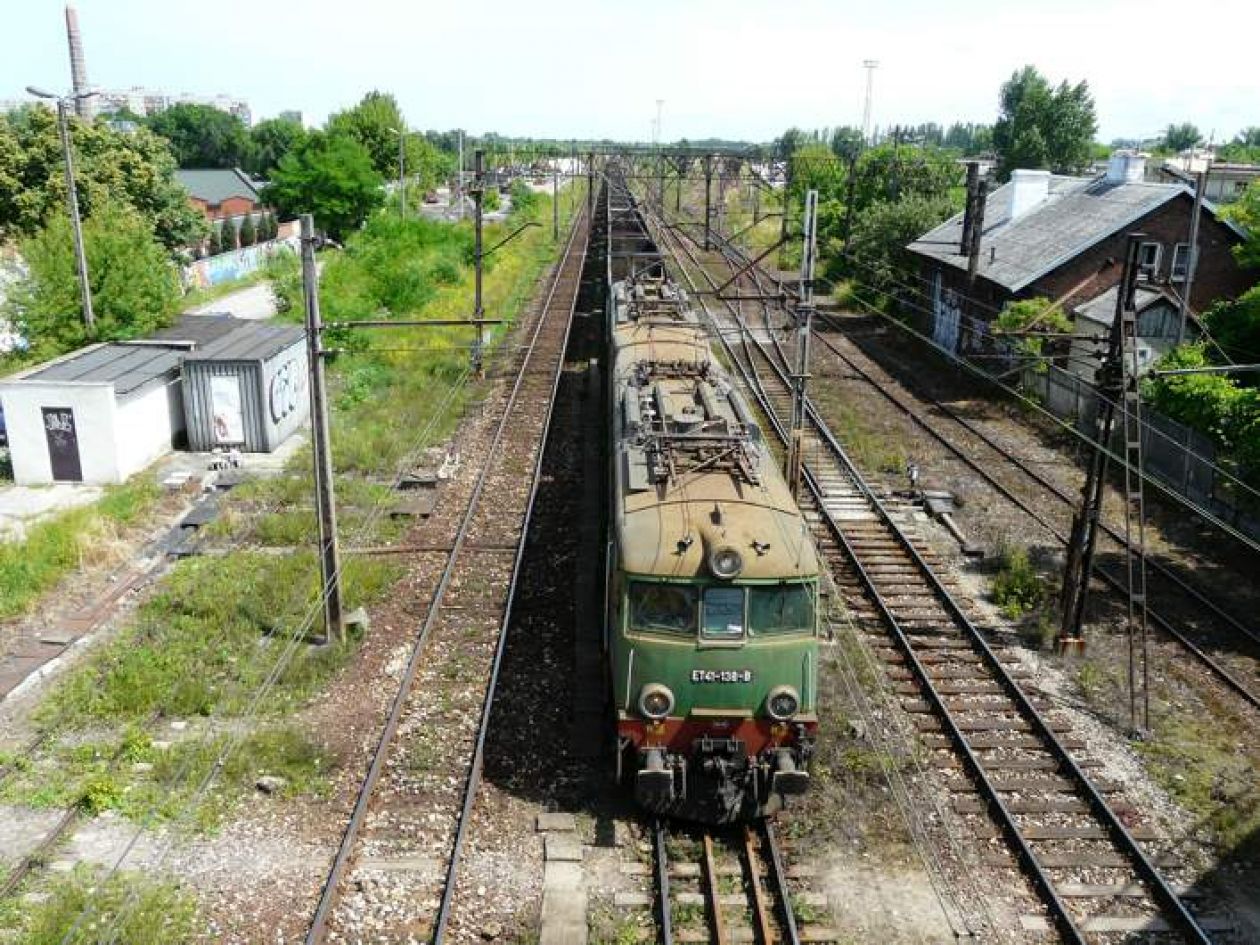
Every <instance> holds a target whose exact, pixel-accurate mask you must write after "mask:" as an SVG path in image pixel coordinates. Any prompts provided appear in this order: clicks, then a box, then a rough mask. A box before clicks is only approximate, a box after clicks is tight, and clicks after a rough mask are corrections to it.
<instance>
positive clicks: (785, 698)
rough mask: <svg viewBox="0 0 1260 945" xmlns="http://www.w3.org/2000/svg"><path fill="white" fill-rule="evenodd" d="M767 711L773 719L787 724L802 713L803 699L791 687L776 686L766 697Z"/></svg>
mask: <svg viewBox="0 0 1260 945" xmlns="http://www.w3.org/2000/svg"><path fill="white" fill-rule="evenodd" d="M766 711H768V712H769V713H770V716H771V718H775V719H778V720H779V721H780V722H786V721H787V720H788V719H790V718H792V716H794V715H796V713H797V712H799V711H801V697H800V696H799V695H797V693H796V690H795V689H793V688H792V687H791V686H776V687H775V688H774V689H771V690H770V695H768V696H767V697H766Z"/></svg>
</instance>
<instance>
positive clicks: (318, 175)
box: [263, 134, 385, 240]
mask: <svg viewBox="0 0 1260 945" xmlns="http://www.w3.org/2000/svg"><path fill="white" fill-rule="evenodd" d="M382 183H383V181H382V179H381V175H380V174H379V173H377V171H376V169H375V168H374V167H373V166H372V157H371V155H370V154H368V152H367V149H365V148H364V147H363V145H361V144H359V143H358V142H357V141H356V140H354V139H352V138H348V137H346V136H344V135H336V134H312V135H311V136H310V137H309V138H308V139H307V140H306V141H304V142H303V143H302V144H301V145H300V146H299V147H297V148H296V149H294V150H293V151H291V152H289V153H288V154H287V155H285V156H284V158H283V159H281V161H280V164H279V166H278V167H277V168H276V170H275V172H274V173H273V174H272V175H271V184H270V185H269V186H268V187H267V188H266V189H265V190H264V191H263V200H264V201H265V202H266V203H267V205H268V206H271V207H274V208H275V209H276V210H277V211H278V212H280V213H283V214H285V215H286V216H287V217H289V218H292V217H295V216H298V215H299V214H302V213H311V214H313V215H314V216H315V221H316V223H317V225H318V226H319V227H320V229H322V230H323V231H324V232H326V233H327V234H328V235H329V236H331V237H333V238H334V239H338V240H341V239H344V238H345V237H346V236H347V235H348V234H349V233H351V232H352V231H354V230H356V229H358V228H359V227H360V226H361V225H362V224H363V222H364V221H365V220H366V219H367V218H368V215H369V214H370V213H371V212H372V211H373V210H375V209H376V208H377V207H379V206H380V205H381V202H382V201H383V200H384V196H385V195H384V191H383V189H382V186H381V185H382Z"/></svg>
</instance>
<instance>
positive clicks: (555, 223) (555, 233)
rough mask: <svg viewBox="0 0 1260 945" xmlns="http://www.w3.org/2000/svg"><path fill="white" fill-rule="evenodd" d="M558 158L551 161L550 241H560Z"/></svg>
mask: <svg viewBox="0 0 1260 945" xmlns="http://www.w3.org/2000/svg"><path fill="white" fill-rule="evenodd" d="M559 165H560V159H559V158H553V159H552V161H551V241H552V242H553V243H558V242H559V241H560V166H559Z"/></svg>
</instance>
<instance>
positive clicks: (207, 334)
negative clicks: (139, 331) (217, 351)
mask: <svg viewBox="0 0 1260 945" xmlns="http://www.w3.org/2000/svg"><path fill="white" fill-rule="evenodd" d="M243 324H247V323H246V322H245V321H244V320H243V319H239V318H234V317H233V316H231V315H181V316H179V318H177V319H175V324H173V325H171V326H170V327H169V328H163V329H162V330H161V331H155V332H154V333H153V334H151V335H150V336H149V337H150V338H151V339H153V340H154V341H191V342H193V344H195V345H196V346H197V347H198V348H200V347H202V346H204V345H208V344H210V342H212V341H217V340H218V339H220V338H222V337H223V336H224V335H226V334H228V333H229V332H231V331H234V330H235V329H236V328H237V327H239V326H240V325H243Z"/></svg>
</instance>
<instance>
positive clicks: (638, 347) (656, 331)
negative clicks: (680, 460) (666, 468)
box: [615, 322, 818, 580]
mask: <svg viewBox="0 0 1260 945" xmlns="http://www.w3.org/2000/svg"><path fill="white" fill-rule="evenodd" d="M616 343H617V357H616V365H615V375H616V378H617V383H616V398H617V406H616V409H617V411H618V416H619V417H620V416H621V405H620V399H621V397H622V391H623V390H624V389H625V385H626V382H627V379H628V378H629V377H631V376H632V375H633V374H634V373H635V368H636V365H637V364H638V363H640V362H643V361H649V362H653V363H657V364H660V363H669V362H674V363H683V364H691V365H704V364H706V363H707V364H709V366H710V367H709V376H708V379H707V380H699V379H697V378H695V377H668V376H667V377H656V378H654V379H653V383H654V384H655V385H656V386H657V387H658V388H659V390H660V394H661V397H662V398H663V401H664V403H665V405H666V412H667V413H668V414H670V415H674V416H676V415H678V414H679V413H680V412H681V411H682V410H684V409H685V408H687V407H693V408H695V407H698V406H699V404H700V403H701V401H702V398H701V395H700V391H699V388H700V387H701V386H705V385H707V386H708V399H709V403H710V404H711V405H716V406H717V409H718V419H726V420H728V422H730V423H732V424H735V423H737V422H738V420H739V417H738V416H737V413H736V411H735V408H734V402H733V401H732V399H731V396H735V397H738V396H739V395H738V394H727V393H723V390H725V391H730V389H731V387H732V385H730V384H729V381H726V375H725V372H724V371H723V370H722V368H721V367H720V366H719V365H718V364H717V363H716V362H714V361H713V359H712V356H711V354H710V351H709V342H708V338H707V336H706V335H705V333H704V331H703V329H701V328H699V326H695V325H687V324H674V325H652V324H644V323H641V322H640V323H633V324H623V325H621V326H619V327H618V328H617V329H616ZM721 382H725V383H724V384H723V383H721ZM618 434H619V437H621V436H624V431H623V430H622V429H621V424H620V421H619V423H618ZM627 447H628V444H626V443H622V442H619V443H618V446H617V462H618V476H617V481H618V491H619V495H618V501H619V503H620V506H621V507H620V509H618V515H617V532H618V541H619V550H620V554H621V566H622V568H623V569H624V570H625V571H627V572H629V573H632V574H647V575H656V576H669V577H687V578H693V577H705V576H707V575H708V574H709V571H708V566H707V563H706V562H707V558H708V553H709V551H710V550H711V549H712V548H715V547H723V546H728V545H729V546H731V547H734V548H735V549H736V550H737V551H739V553H740V554H741V555H742V556H743V559H744V568H743V571H742V572H741V574H740V579H752V580H775V579H792V578H805V577H812V576H815V575H816V574H817V573H818V559H817V557H816V555H815V552H814V545H813V542H812V540H811V539H810V537H809V534H808V530H807V527H806V524H805V520H804V518H803V517H802V516H801V514H800V511H799V510H798V509H797V506H796V502H795V500H794V499H793V498H792V495H791V493H790V492H789V491H788V487H787V484H786V483H785V482H784V480H783V477H782V475H781V474H780V473H779V470H778V467H777V466H776V464H775V461H774V457H773V455H772V454H771V453H770V451H769V449H768V448H767V446H766V445H765V443H764V442H761V440H760V437H759V435H758V436H756V437H754V438H752V439H751V440H750V441H749V442H748V444H747V453H748V455H749V457H750V459H751V460H752V468H753V471H754V472H755V475H756V480H757V481H755V482H753V481H749V480H748V479H746V478H744V477H743V476H740V475H737V474H734V473H731V472H727V471H714V470H709V469H697V470H694V471H683V472H681V473H680V474H678V475H677V476H670V477H669V478H668V479H667V480H666V481H664V482H658V483H653V484H652V485H651V486H650V487H649V488H637V489H636V488H631V487H630V486H629V477H628V474H627V471H626V470H627V463H628V462H629V460H628V452H629V450H628V448H627ZM688 538H690V541H688Z"/></svg>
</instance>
